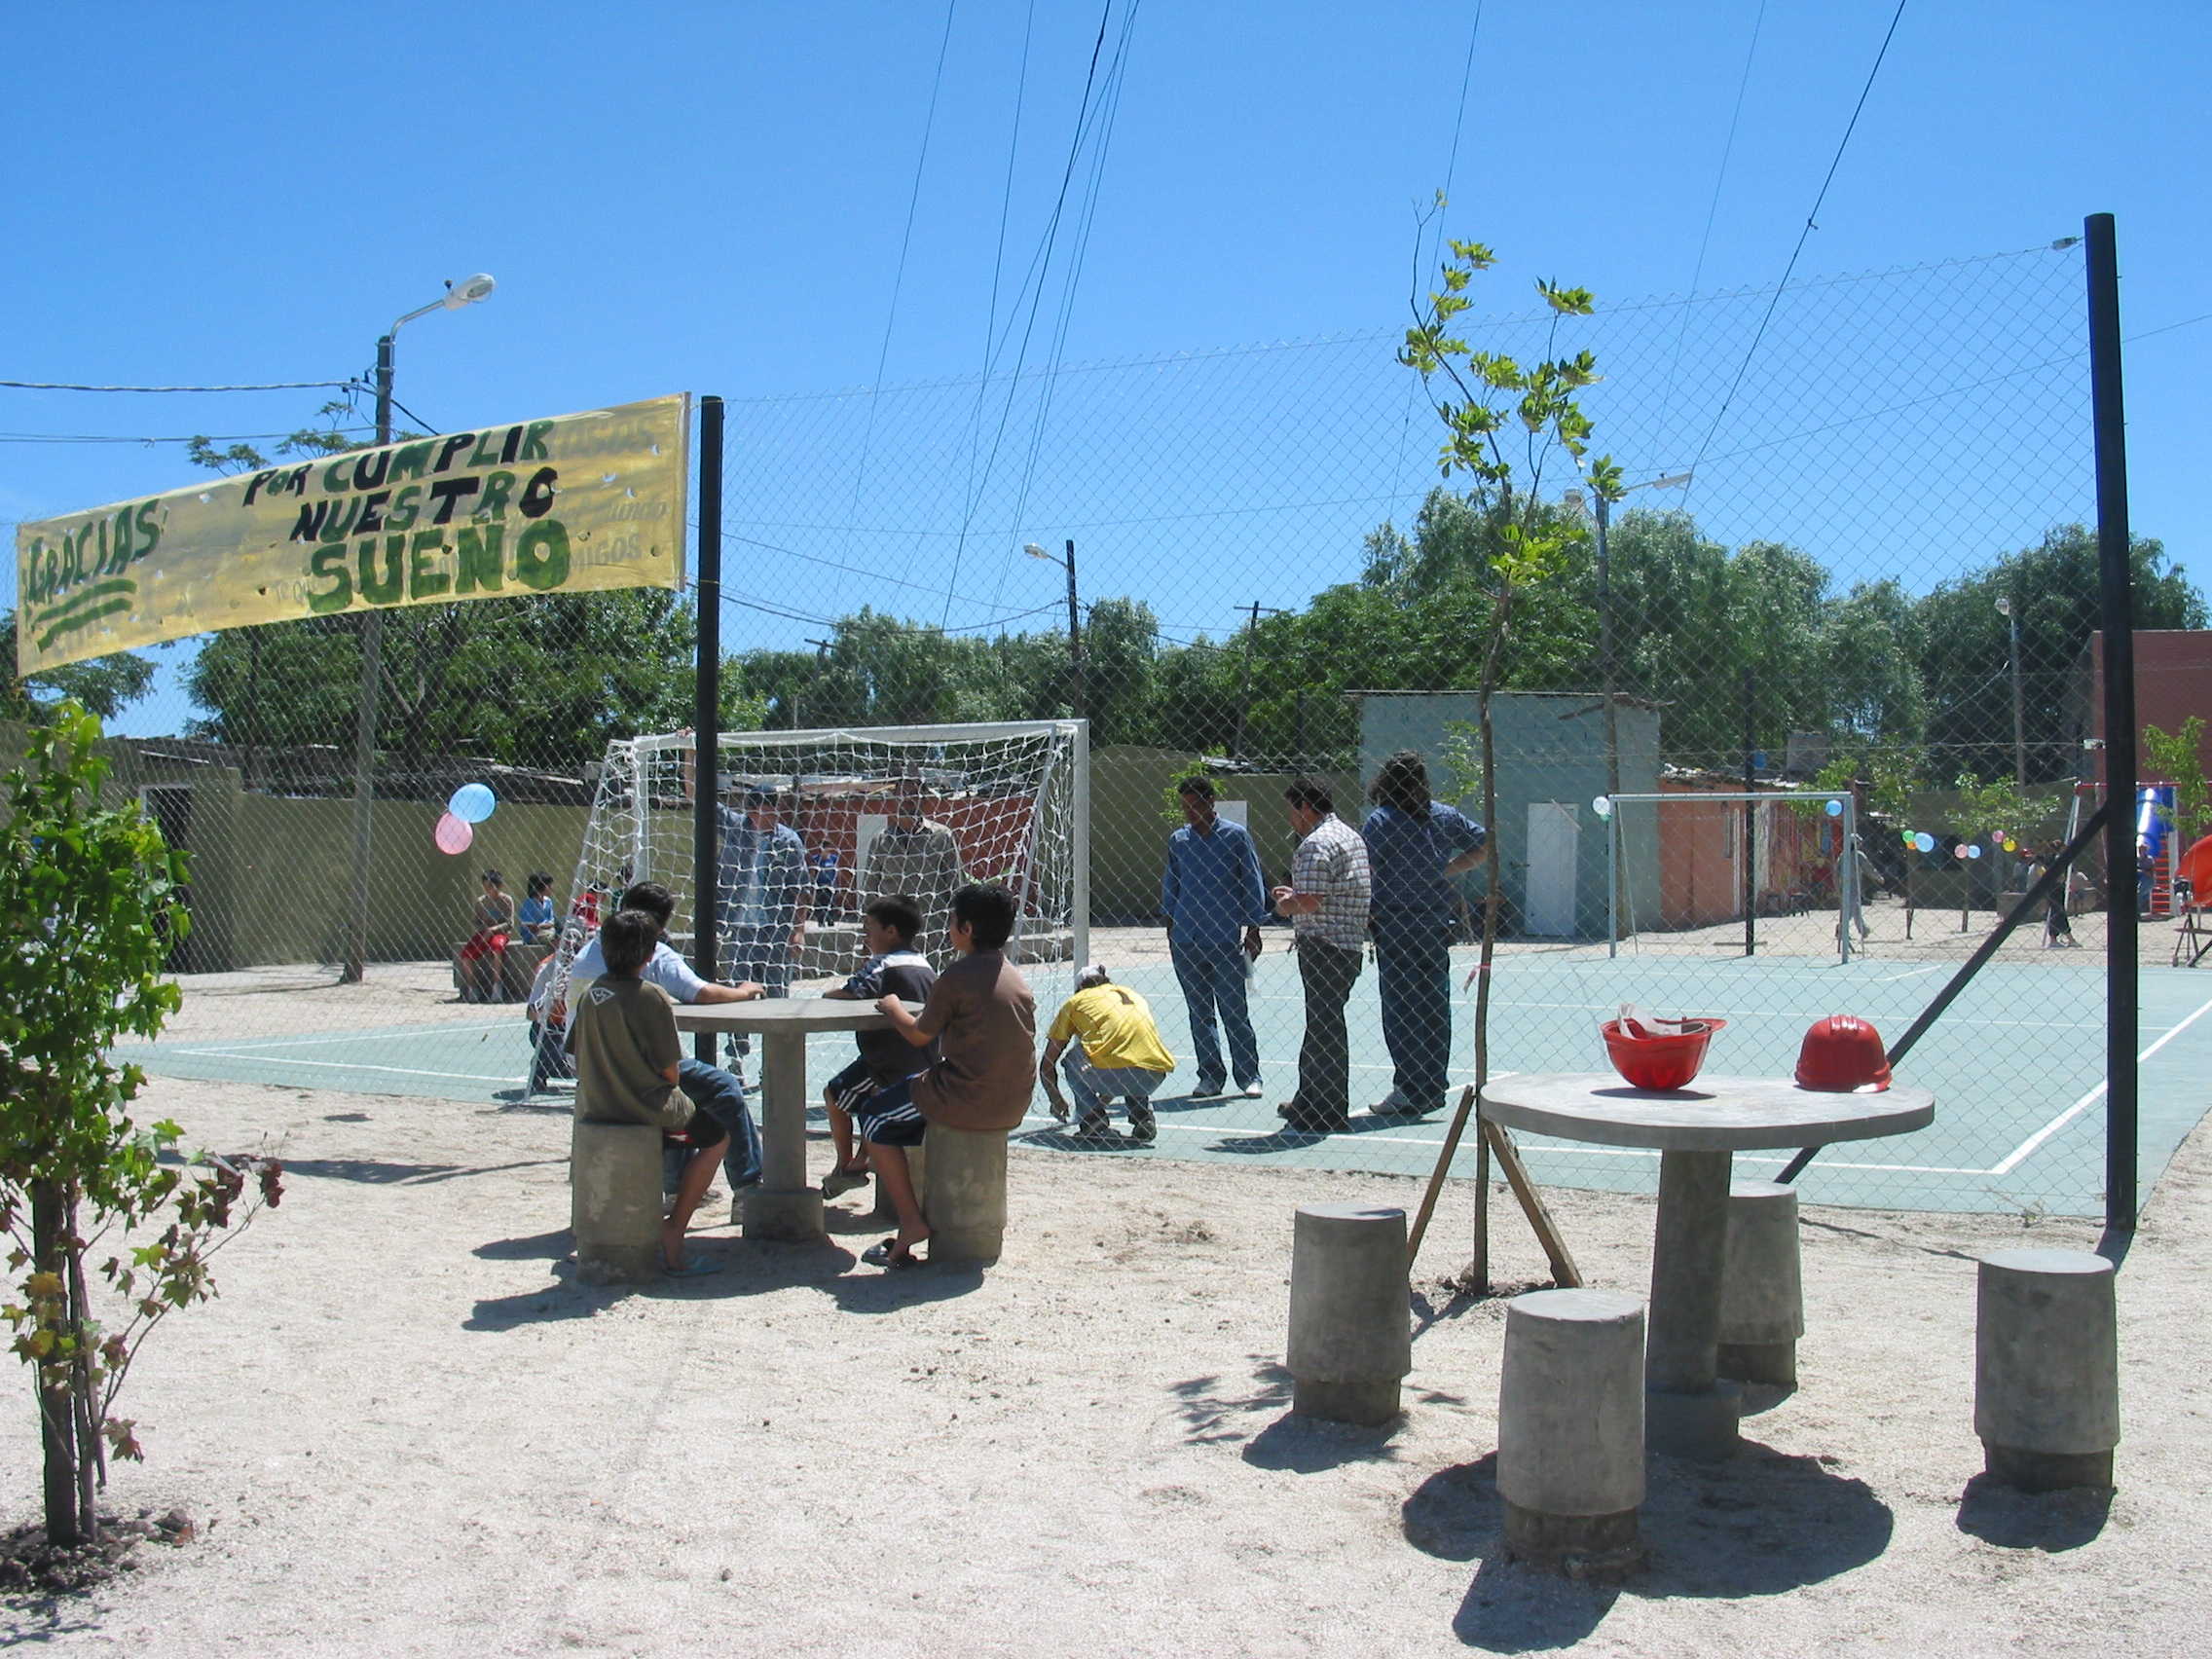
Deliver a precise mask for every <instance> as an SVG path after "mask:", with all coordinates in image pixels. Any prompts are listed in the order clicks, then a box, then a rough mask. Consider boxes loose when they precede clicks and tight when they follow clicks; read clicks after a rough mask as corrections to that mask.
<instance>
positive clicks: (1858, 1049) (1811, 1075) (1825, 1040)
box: [1797, 1014, 1890, 1094]
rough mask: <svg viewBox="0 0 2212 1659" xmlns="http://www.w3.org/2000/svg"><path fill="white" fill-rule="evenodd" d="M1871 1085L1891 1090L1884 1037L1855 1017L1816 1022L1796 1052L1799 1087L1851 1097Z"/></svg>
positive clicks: (1847, 1015)
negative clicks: (1883, 1045)
mask: <svg viewBox="0 0 2212 1659" xmlns="http://www.w3.org/2000/svg"><path fill="white" fill-rule="evenodd" d="M1868 1085H1871V1086H1873V1087H1874V1088H1889V1087H1890V1062H1889V1057H1888V1055H1887V1053H1885V1051H1883V1048H1882V1034H1881V1033H1880V1032H1879V1031H1877V1030H1875V1029H1874V1027H1873V1026H1872V1025H1871V1024H1870V1023H1868V1022H1867V1021H1866V1020H1863V1019H1861V1018H1860V1017H1859V1016H1858V1015H1857V1014H1829V1015H1828V1016H1827V1017H1826V1018H1825V1019H1818V1020H1815V1021H1814V1022H1813V1028H1812V1030H1810V1031H1808V1032H1806V1033H1805V1046H1804V1047H1803V1048H1801V1049H1799V1050H1798V1051H1797V1087H1798V1088H1817V1089H1820V1090H1821V1091H1822V1092H1823V1093H1827V1094H1849V1093H1851V1092H1852V1091H1853V1090H1855V1089H1860V1088H1866V1087H1867V1086H1868Z"/></svg>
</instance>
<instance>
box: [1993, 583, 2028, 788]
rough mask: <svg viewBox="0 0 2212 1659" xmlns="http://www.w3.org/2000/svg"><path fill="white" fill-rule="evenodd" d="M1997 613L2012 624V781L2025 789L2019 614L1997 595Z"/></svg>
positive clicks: (2026, 776) (2025, 761)
mask: <svg viewBox="0 0 2212 1659" xmlns="http://www.w3.org/2000/svg"><path fill="white" fill-rule="evenodd" d="M1997 614H1998V615H2000V616H2002V617H2004V618H2005V620H2006V621H2008V622H2009V623H2010V624H2011V625H2012V781H2013V782H2014V783H2016V784H2018V785H2020V786H2021V788H2023V789H2025V788H2026V787H2027V782H2028V735H2027V734H2028V727H2027V719H2026V716H2025V715H2024V714H2023V712H2022V700H2021V696H2020V616H2019V612H2017V611H2015V610H2014V609H2013V608H2012V602H2011V601H2010V600H2009V599H2007V598H2004V597H2002V596H2000V597H1999V599H1998V601H1997Z"/></svg>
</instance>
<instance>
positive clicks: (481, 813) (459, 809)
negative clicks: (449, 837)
mask: <svg viewBox="0 0 2212 1659" xmlns="http://www.w3.org/2000/svg"><path fill="white" fill-rule="evenodd" d="M498 805H499V797H498V795H496V794H494V793H492V786H491V785H489V784H463V785H461V788H460V789H458V790H456V791H454V792H453V799H451V800H449V801H447V802H446V810H447V811H448V812H450V813H452V814H453V815H454V816H455V817H456V818H458V819H460V820H461V822H462V823H463V824H481V823H483V822H484V820H485V819H487V818H489V817H491V816H492V814H493V813H494V812H495V811H497V810H498Z"/></svg>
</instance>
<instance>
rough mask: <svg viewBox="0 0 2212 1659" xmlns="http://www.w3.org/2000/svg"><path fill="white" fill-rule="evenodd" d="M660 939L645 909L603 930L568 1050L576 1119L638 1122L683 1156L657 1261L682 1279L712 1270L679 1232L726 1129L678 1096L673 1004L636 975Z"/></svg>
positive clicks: (708, 1177) (622, 915)
mask: <svg viewBox="0 0 2212 1659" xmlns="http://www.w3.org/2000/svg"><path fill="white" fill-rule="evenodd" d="M659 938H660V924H659V922H658V921H656V920H655V919H654V918H653V917H652V916H650V915H648V914H646V913H645V911H643V910H623V911H620V912H618V913H617V914H616V915H614V916H613V917H612V918H610V919H609V920H608V924H607V926H605V927H604V928H602V929H601V930H600V933H599V942H600V949H601V952H602V954H603V955H604V956H605V957H606V961H607V971H606V972H605V973H604V974H602V975H601V976H600V977H599V978H597V979H596V980H594V981H593V982H592V984H591V986H590V987H589V988H588V989H587V990H585V991H584V993H583V994H582V995H581V996H580V997H578V998H577V999H576V1003H575V1007H574V1010H573V1012H572V1014H571V1018H570V1021H569V1046H570V1048H571V1050H572V1051H574V1053H575V1059H576V1116H577V1117H578V1118H581V1119H582V1120H583V1121H584V1122H586V1123H591V1124H643V1125H645V1126H646V1127H649V1128H656V1129H658V1130H660V1132H661V1140H662V1143H663V1144H664V1145H666V1146H670V1147H674V1148H677V1149H679V1150H681V1151H682V1152H684V1153H685V1154H686V1155H687V1161H686V1162H685V1163H684V1166H683V1174H682V1179H681V1181H680V1182H679V1183H678V1185H677V1189H676V1200H675V1203H674V1204H673V1205H672V1206H671V1208H670V1210H669V1212H668V1218H667V1219H666V1220H665V1221H663V1222H662V1223H661V1230H660V1253H661V1264H662V1266H663V1267H664V1268H665V1269H666V1270H667V1271H668V1272H671V1273H674V1274H676V1275H678V1276H679V1277H687V1276H689V1275H692V1274H695V1273H706V1272H714V1271H715V1269H714V1267H713V1266H711V1265H709V1264H708V1263H707V1262H706V1261H705V1260H704V1259H703V1258H700V1257H692V1258H690V1259H688V1260H686V1259H685V1257H684V1255H683V1235H684V1233H685V1231H686V1230H687V1229H688V1228H689V1227H690V1225H691V1213H692V1211H694V1210H696V1209H697V1208H698V1207H699V1200H700V1198H702V1197H703V1196H705V1194H706V1191H707V1185H708V1183H709V1182H711V1181H712V1180H713V1179H714V1178H715V1165H716V1164H717V1163H719V1161H721V1155H722V1151H723V1148H724V1146H725V1144H726V1143H727V1142H728V1140H729V1130H728V1129H726V1128H724V1127H723V1126H722V1125H721V1124H720V1123H719V1121H718V1120H717V1119H716V1118H715V1117H714V1116H713V1115H712V1114H710V1113H706V1112H701V1111H698V1110H696V1109H695V1108H694V1107H693V1106H692V1104H691V1101H690V1100H689V1099H688V1098H687V1097H686V1096H684V1095H682V1094H680V1093H678V1092H677V1088H676V1084H677V1079H678V1077H679V1075H680V1070H679V1068H680V1067H681V1065H682V1060H683V1045H682V1040H681V1039H680V1038H679V1036H678V1035H677V1030H676V1005H675V1004H674V1003H672V1002H670V1001H669V997H668V993H667V992H666V991H664V990H662V989H661V988H660V987H659V986H658V985H650V984H647V983H646V982H645V980H644V979H643V978H642V977H640V976H641V974H642V972H643V970H644V969H645V963H646V962H647V961H648V960H649V959H650V958H651V956H652V953H653V945H654V943H655V942H656V941H657V940H659Z"/></svg>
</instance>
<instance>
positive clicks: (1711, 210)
mask: <svg viewBox="0 0 2212 1659" xmlns="http://www.w3.org/2000/svg"><path fill="white" fill-rule="evenodd" d="M1765 24H1766V0H1759V10H1758V16H1757V17H1755V18H1752V19H1751V45H1750V46H1748V47H1746V48H1745V49H1744V73H1743V75H1742V77H1741V78H1740V79H1739V80H1738V81H1737V83H1736V107H1735V109H1734V110H1733V111H1732V112H1730V114H1729V117H1728V140H1727V142H1726V143H1724V144H1722V145H1721V146H1720V171H1719V173H1718V174H1717V175H1716V176H1715V177H1714V181H1713V200H1712V202H1710V203H1707V205H1706V209H1705V235H1704V236H1702V237H1700V238H1699V239H1698V244H1697V265H1696V267H1695V268H1694V269H1693V270H1692V271H1691V272H1690V292H1691V293H1693V294H1694V293H1696V292H1697V285H1698V283H1699V282H1700V281H1702V280H1704V277H1705V256H1706V252H1707V250H1708V249H1710V248H1711V247H1712V245H1713V222H1714V219H1715V218H1717V217H1718V216H1719V213H1720V189H1721V186H1723V185H1724V184H1726V183H1727V182H1728V160H1729V158H1730V157H1731V156H1733V155H1734V154H1735V153H1736V128H1737V125H1738V124H1739V123H1740V122H1741V121H1742V120H1743V119H1744V94H1745V92H1749V91H1750V90H1751V59H1752V58H1754V57H1756V56H1757V55H1758V51H1759V30H1760V29H1761V28H1762V27H1764V26H1765ZM1689 332H1690V313H1689V308H1688V307H1687V306H1684V307H1683V308H1682V325H1681V328H1680V330H1679V331H1678V332H1677V334H1676V336H1675V355H1674V359H1673V360H1672V361H1671V362H1670V363H1668V365H1667V395H1666V397H1665V398H1664V399H1662V400H1661V402H1660V405H1659V419H1660V422H1661V424H1664V423H1665V422H1666V419H1667V416H1668V415H1669V413H1670V412H1671V411H1672V410H1673V408H1674V403H1675V375H1676V371H1677V370H1678V369H1679V368H1680V367H1681V365H1682V346H1683V344H1684V342H1686V341H1687V340H1688V338H1689Z"/></svg>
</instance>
